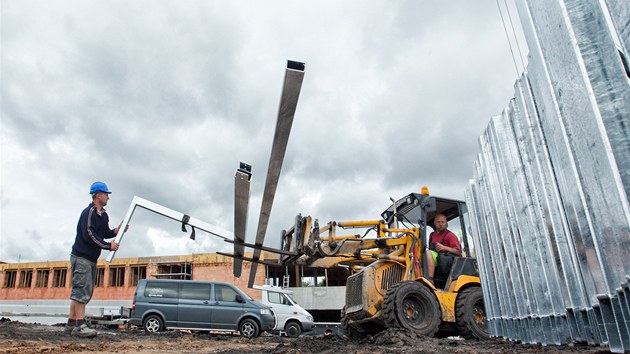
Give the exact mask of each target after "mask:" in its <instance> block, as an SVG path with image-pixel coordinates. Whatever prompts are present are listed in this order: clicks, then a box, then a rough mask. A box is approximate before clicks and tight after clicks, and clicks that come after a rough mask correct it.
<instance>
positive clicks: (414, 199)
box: [381, 193, 469, 254]
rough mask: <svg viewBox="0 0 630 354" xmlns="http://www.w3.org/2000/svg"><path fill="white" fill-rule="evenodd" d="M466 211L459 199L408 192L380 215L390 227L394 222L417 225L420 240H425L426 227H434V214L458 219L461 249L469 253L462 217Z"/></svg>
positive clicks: (447, 218) (448, 218)
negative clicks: (461, 240) (461, 242)
mask: <svg viewBox="0 0 630 354" xmlns="http://www.w3.org/2000/svg"><path fill="white" fill-rule="evenodd" d="M467 212H468V210H467V209H466V203H465V202H463V201H461V200H456V199H449V198H441V197H434V196H431V195H428V194H420V193H410V194H408V195H406V196H405V197H403V198H400V199H399V200H397V201H396V203H395V204H392V205H391V206H390V207H389V208H387V209H386V210H385V211H384V212H382V213H381V217H382V218H383V220H385V223H386V224H387V225H388V226H390V227H393V226H394V225H395V224H396V222H399V223H402V224H403V225H405V224H412V225H413V226H409V227H419V228H420V229H421V230H422V232H421V236H422V240H423V241H425V242H426V240H427V235H426V227H427V226H429V227H431V228H433V229H435V225H434V224H433V219H435V215H436V214H444V215H445V216H446V220H448V221H451V220H453V219H458V221H459V224H460V225H459V226H460V228H461V232H462V239H463V245H462V246H463V249H462V251H464V252H466V254H469V249H468V237H467V235H466V225H465V221H464V217H463V216H464V214H465V213H467Z"/></svg>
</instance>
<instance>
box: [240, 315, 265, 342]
mask: <svg viewBox="0 0 630 354" xmlns="http://www.w3.org/2000/svg"><path fill="white" fill-rule="evenodd" d="M238 331H239V332H241V335H242V336H243V337H245V338H256V337H258V336H259V335H260V326H259V325H258V323H257V322H256V321H254V320H253V319H251V318H246V319H244V320H243V321H241V323H240V324H239V325H238Z"/></svg>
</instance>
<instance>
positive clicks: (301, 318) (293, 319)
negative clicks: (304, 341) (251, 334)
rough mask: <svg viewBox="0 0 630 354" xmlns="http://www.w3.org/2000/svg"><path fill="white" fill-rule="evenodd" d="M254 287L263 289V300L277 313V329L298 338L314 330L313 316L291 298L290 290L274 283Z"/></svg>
mask: <svg viewBox="0 0 630 354" xmlns="http://www.w3.org/2000/svg"><path fill="white" fill-rule="evenodd" d="M254 289H258V290H262V301H261V302H262V303H263V304H265V305H267V306H269V307H271V309H272V310H273V312H274V314H275V315H276V325H275V328H274V330H275V331H282V332H284V333H286V335H287V336H288V337H291V338H296V337H298V336H299V335H300V334H302V332H309V331H312V330H313V316H311V314H310V313H309V312H308V311H306V310H305V309H303V308H302V306H300V305H298V304H297V303H296V302H295V300H293V298H291V294H292V292H291V291H290V290H287V289H283V288H281V287H278V286H272V285H263V286H260V285H254Z"/></svg>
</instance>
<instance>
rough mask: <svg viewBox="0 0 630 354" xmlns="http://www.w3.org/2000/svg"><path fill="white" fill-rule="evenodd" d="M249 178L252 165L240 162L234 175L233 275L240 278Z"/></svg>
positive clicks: (243, 251)
mask: <svg viewBox="0 0 630 354" xmlns="http://www.w3.org/2000/svg"><path fill="white" fill-rule="evenodd" d="M251 178H252V167H251V166H250V165H248V164H246V163H243V162H241V165H240V167H239V169H238V170H236V175H235V176H234V276H235V277H237V278H240V276H241V273H242V269H243V259H242V257H243V255H244V254H245V233H246V230H247V210H248V209H249V184H250V181H251Z"/></svg>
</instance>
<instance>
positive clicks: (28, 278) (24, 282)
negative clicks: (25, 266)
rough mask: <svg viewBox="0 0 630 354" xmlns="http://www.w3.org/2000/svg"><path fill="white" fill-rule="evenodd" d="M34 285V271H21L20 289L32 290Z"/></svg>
mask: <svg viewBox="0 0 630 354" xmlns="http://www.w3.org/2000/svg"><path fill="white" fill-rule="evenodd" d="M32 283H33V271H32V270H22V271H20V288H30V287H31V284H32Z"/></svg>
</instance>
